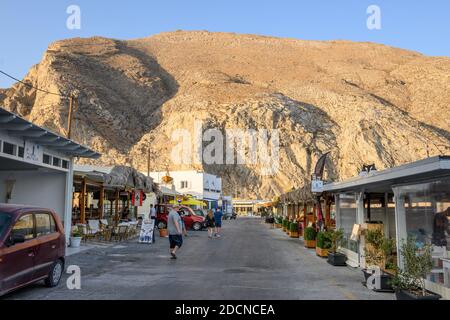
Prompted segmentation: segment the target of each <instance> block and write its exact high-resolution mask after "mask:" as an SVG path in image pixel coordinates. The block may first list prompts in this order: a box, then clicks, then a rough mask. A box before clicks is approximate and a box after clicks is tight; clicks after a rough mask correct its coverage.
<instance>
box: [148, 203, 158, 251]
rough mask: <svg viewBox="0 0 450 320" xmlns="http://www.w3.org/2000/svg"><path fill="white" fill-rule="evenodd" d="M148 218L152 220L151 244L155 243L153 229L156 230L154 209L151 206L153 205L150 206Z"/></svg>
mask: <svg viewBox="0 0 450 320" xmlns="http://www.w3.org/2000/svg"><path fill="white" fill-rule="evenodd" d="M149 218H150V219H151V220H153V236H152V243H155V228H156V208H155V207H154V206H153V204H151V205H150V214H149Z"/></svg>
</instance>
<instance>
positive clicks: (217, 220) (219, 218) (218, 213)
mask: <svg viewBox="0 0 450 320" xmlns="http://www.w3.org/2000/svg"><path fill="white" fill-rule="evenodd" d="M222 217H223V213H222V210H220V208H219V207H217V208H216V211H215V212H214V224H215V226H216V234H215V236H216V238H220V229H221V228H222Z"/></svg>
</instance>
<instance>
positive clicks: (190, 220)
mask: <svg viewBox="0 0 450 320" xmlns="http://www.w3.org/2000/svg"><path fill="white" fill-rule="evenodd" d="M172 207H173V205H170V204H158V205H156V213H157V216H156V225H157V226H158V228H160V229H162V228H166V227H167V216H168V214H169V210H170V208H172ZM180 207H181V209H180V210H179V211H183V213H184V215H183V216H182V217H183V221H184V225H185V226H186V230H190V229H192V230H195V231H199V230H201V229H203V228H204V225H205V218H204V217H202V216H199V215H197V214H195V212H194V210H192V209H191V208H189V207H187V206H180Z"/></svg>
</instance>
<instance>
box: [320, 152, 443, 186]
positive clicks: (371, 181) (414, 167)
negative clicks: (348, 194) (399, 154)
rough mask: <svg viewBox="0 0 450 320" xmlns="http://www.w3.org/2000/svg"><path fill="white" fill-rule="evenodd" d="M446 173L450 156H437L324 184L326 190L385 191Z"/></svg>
mask: <svg viewBox="0 0 450 320" xmlns="http://www.w3.org/2000/svg"><path fill="white" fill-rule="evenodd" d="M445 175H450V156H436V157H432V158H427V159H424V160H419V161H415V162H411V163H408V164H404V165H401V166H397V167H393V168H390V169H386V170H381V171H376V172H371V173H369V174H368V175H367V176H359V177H354V178H351V179H347V180H344V181H341V182H334V183H329V184H326V185H324V191H328V192H336V191H340V192H341V191H355V190H360V189H363V188H364V189H366V191H372V192H378V191H380V192H383V191H385V190H386V189H387V188H391V187H392V186H393V185H398V184H404V183H410V182H414V181H421V180H426V179H432V178H436V177H440V176H445Z"/></svg>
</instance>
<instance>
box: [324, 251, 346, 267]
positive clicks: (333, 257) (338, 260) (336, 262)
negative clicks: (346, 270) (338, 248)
mask: <svg viewBox="0 0 450 320" xmlns="http://www.w3.org/2000/svg"><path fill="white" fill-rule="evenodd" d="M346 261H347V257H346V256H345V255H344V254H342V253H339V252H336V253H333V252H328V260H327V262H328V263H329V264H331V265H332V266H336V267H345V266H346V265H347V263H346Z"/></svg>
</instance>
